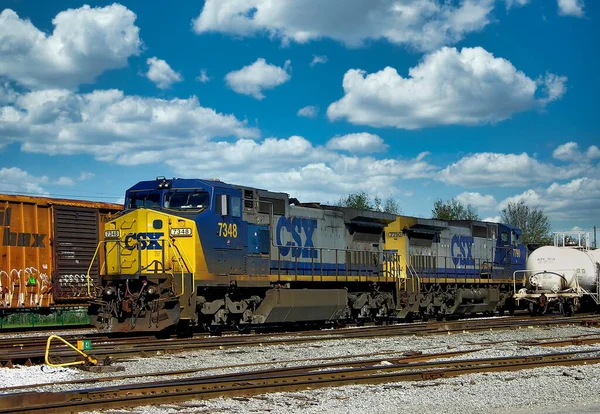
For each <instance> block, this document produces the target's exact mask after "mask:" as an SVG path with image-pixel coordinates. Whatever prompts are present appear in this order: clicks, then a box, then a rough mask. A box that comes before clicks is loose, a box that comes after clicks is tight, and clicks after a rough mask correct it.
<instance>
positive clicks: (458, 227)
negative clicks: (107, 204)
mask: <svg viewBox="0 0 600 414" xmlns="http://www.w3.org/2000/svg"><path fill="white" fill-rule="evenodd" d="M104 236H105V240H104V241H103V242H101V243H100V245H99V246H98V247H99V248H98V251H103V254H102V256H103V257H104V258H105V262H103V263H101V264H100V267H101V269H102V282H101V284H98V285H94V284H93V283H90V284H89V289H90V291H93V292H95V294H96V300H95V301H94V302H93V304H92V306H90V312H91V316H92V322H93V323H94V325H95V326H97V327H98V328H101V329H104V330H108V331H113V332H117V331H162V330H168V329H172V328H175V327H178V328H179V329H180V330H184V331H185V330H186V329H187V328H188V327H190V326H194V325H199V326H204V327H206V328H208V329H210V330H220V329H221V328H222V327H224V326H232V327H235V328H237V329H240V330H244V329H247V328H248V327H252V326H272V325H279V324H284V323H312V322H320V323H323V322H328V323H336V322H345V321H348V320H356V321H359V322H362V321H366V320H380V321H381V320H386V319H390V318H405V317H410V316H411V315H414V314H421V316H424V317H427V316H444V315H450V314H455V313H464V312H486V311H493V310H495V309H496V308H498V307H507V301H506V299H507V298H509V297H510V295H511V289H513V284H512V274H513V271H514V270H517V269H522V268H523V267H524V264H525V250H524V247H523V244H522V243H521V241H520V230H519V229H517V228H514V227H510V226H507V225H502V224H497V223H486V222H480V221H456V222H446V221H439V220H427V219H419V218H414V217H405V216H397V215H393V214H388V213H383V212H376V211H362V210H356V209H352V208H345V207H338V206H325V205H320V204H315V203H300V202H299V201H298V200H297V199H294V198H290V197H289V196H288V194H286V193H279V192H271V191H265V190H261V189H258V188H250V187H244V186H237V185H230V184H226V183H224V182H221V181H219V180H201V179H178V178H174V179H166V178H164V177H158V178H157V179H156V180H153V181H143V182H140V183H138V184H136V185H134V186H133V187H131V188H130V189H129V190H127V192H126V196H125V210H124V211H123V213H121V214H120V215H119V216H117V217H116V218H114V219H113V220H111V221H109V222H108V223H106V225H105V234H104ZM100 249H102V250H100Z"/></svg>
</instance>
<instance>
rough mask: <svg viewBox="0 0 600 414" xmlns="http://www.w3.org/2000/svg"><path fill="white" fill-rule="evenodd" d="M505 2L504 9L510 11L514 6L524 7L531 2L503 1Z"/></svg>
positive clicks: (528, 0) (518, 0)
mask: <svg viewBox="0 0 600 414" xmlns="http://www.w3.org/2000/svg"><path fill="white" fill-rule="evenodd" d="M505 1H506V8H507V9H510V8H512V7H514V6H519V7H520V6H525V5H526V4H528V3H529V2H530V1H531V0H505Z"/></svg>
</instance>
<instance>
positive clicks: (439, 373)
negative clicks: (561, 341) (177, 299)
mask: <svg viewBox="0 0 600 414" xmlns="http://www.w3.org/2000/svg"><path fill="white" fill-rule="evenodd" d="M473 351H474V350H473ZM466 352H468V351H460V352H454V353H444V354H431V355H420V356H415V355H413V356H406V357H401V358H394V359H381V358H378V359H369V360H347V361H341V362H340V361H335V362H331V363H329V362H327V363H323V364H316V365H315V364H309V365H302V366H295V367H290V368H277V369H266V370H256V371H245V372H236V373H233V374H223V375H212V376H202V377H194V378H186V379H164V380H161V381H154V382H147V383H141V384H131V385H125V386H123V385H121V386H105V387H95V388H93V389H89V390H85V389H83V390H75V391H65V392H22V393H16V394H4V395H1V396H0V413H5V412H6V413H8V412H10V413H20V412H22V413H34V412H43V413H62V412H65V411H66V410H68V411H71V412H77V411H88V410H95V409H109V408H125V407H137V406H143V405H150V404H166V403H177V402H184V401H189V400H193V399H210V398H215V397H234V396H252V395H256V394H265V393H270V392H280V391H298V390H305V389H314V388H322V387H334V386H342V385H356V384H381V383H390V382H399V381H421V380H435V379H441V378H450V377H455V376H459V375H464V374H473V373H482V372H499V371H517V370H523V369H531V368H538V367H547V366H556V365H559V366H573V365H584V364H597V363H600V349H593V350H585V351H573V352H561V353H548V354H542V355H521V356H512V357H496V358H473V359H461V360H451V359H450V358H455V357H457V356H460V355H461V354H463V355H464V354H465V353H466ZM433 358H436V359H442V360H441V361H425V359H429V360H431V359H433ZM383 361H386V364H385V365H384V364H382V362H383ZM165 374H170V373H165Z"/></svg>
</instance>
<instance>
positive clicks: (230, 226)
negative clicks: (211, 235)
mask: <svg viewBox="0 0 600 414" xmlns="http://www.w3.org/2000/svg"><path fill="white" fill-rule="evenodd" d="M218 224H219V232H218V233H217V234H218V235H219V237H233V238H237V236H238V228H237V224H235V223H218Z"/></svg>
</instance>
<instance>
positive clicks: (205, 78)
mask: <svg viewBox="0 0 600 414" xmlns="http://www.w3.org/2000/svg"><path fill="white" fill-rule="evenodd" d="M196 80H197V81H198V82H201V83H206V82H208V81H209V80H210V78H209V77H208V75H207V74H206V69H202V70H200V75H198V76H197V77H196Z"/></svg>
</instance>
